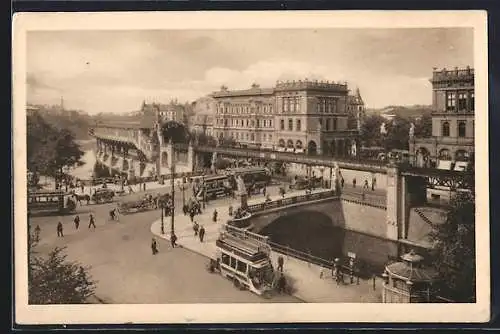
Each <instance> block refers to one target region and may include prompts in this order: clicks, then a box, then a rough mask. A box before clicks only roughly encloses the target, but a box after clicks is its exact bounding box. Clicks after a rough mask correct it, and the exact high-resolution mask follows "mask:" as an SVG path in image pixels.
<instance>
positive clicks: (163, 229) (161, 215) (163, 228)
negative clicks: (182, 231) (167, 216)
mask: <svg viewBox="0 0 500 334" xmlns="http://www.w3.org/2000/svg"><path fill="white" fill-rule="evenodd" d="M163 207H164V205H163V201H160V217H161V234H162V235H163V234H165V224H164V222H163Z"/></svg>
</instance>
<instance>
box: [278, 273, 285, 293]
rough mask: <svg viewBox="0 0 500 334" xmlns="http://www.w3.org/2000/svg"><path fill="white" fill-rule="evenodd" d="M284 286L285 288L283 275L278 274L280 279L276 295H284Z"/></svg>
mask: <svg viewBox="0 0 500 334" xmlns="http://www.w3.org/2000/svg"><path fill="white" fill-rule="evenodd" d="M285 286H286V278H285V275H283V274H280V277H279V278H278V293H284V292H285Z"/></svg>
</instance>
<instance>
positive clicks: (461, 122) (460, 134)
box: [458, 121, 466, 137]
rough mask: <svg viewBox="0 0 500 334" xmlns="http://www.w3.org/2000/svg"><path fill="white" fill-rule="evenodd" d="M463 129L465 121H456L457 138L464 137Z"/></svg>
mask: <svg viewBox="0 0 500 334" xmlns="http://www.w3.org/2000/svg"><path fill="white" fill-rule="evenodd" d="M465 128H466V123H465V121H458V136H459V137H465V135H466V133H465V132H466V131H465Z"/></svg>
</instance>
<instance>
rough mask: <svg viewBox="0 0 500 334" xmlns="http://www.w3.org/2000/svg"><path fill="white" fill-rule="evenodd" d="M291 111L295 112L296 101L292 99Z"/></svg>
mask: <svg viewBox="0 0 500 334" xmlns="http://www.w3.org/2000/svg"><path fill="white" fill-rule="evenodd" d="M290 111H291V112H295V101H294V100H293V98H291V99H290Z"/></svg>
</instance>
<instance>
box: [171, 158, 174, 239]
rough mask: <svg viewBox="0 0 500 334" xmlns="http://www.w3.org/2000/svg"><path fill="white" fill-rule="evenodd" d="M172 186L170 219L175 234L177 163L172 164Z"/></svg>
mask: <svg viewBox="0 0 500 334" xmlns="http://www.w3.org/2000/svg"><path fill="white" fill-rule="evenodd" d="M170 173H171V179H172V181H171V186H172V207H171V212H170V214H171V215H172V217H171V220H170V234H171V236H172V235H173V234H174V232H175V222H174V211H175V182H174V181H175V180H174V176H175V164H172V167H171V171H170Z"/></svg>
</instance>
